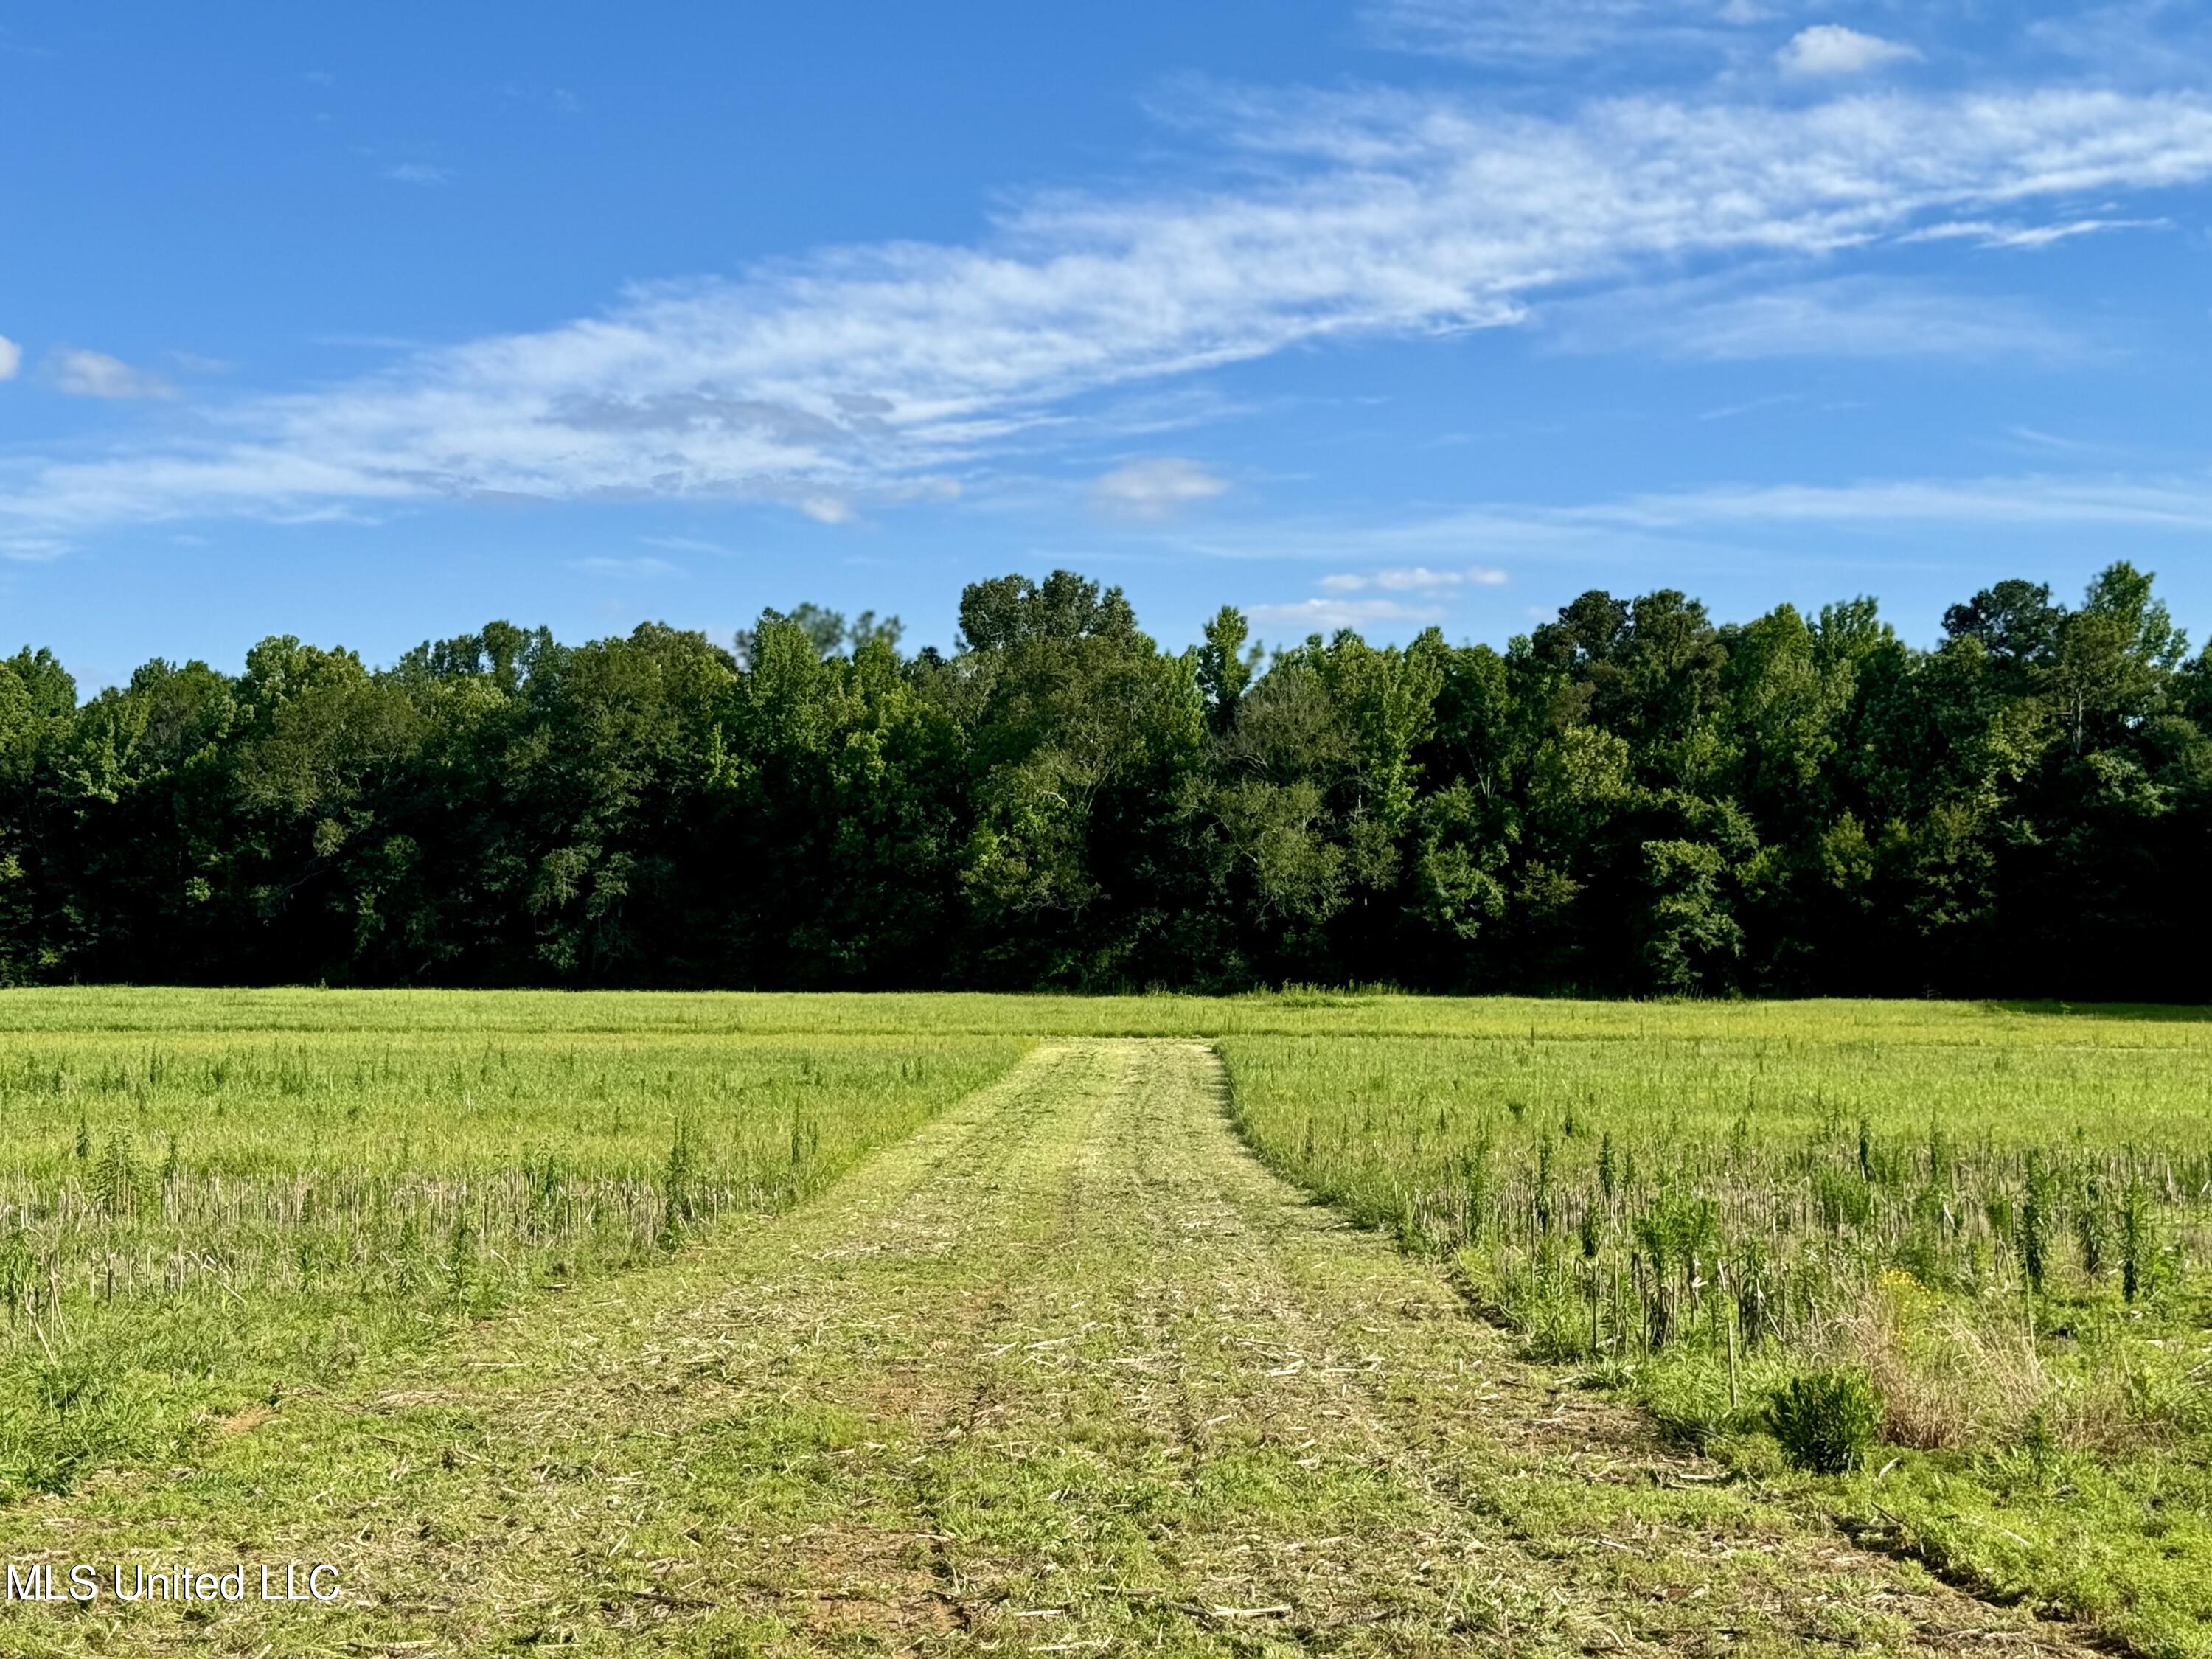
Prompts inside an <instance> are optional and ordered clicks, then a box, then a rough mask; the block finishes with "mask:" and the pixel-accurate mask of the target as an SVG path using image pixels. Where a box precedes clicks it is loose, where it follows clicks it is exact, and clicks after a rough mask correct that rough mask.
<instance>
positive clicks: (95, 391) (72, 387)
mask: <svg viewBox="0 0 2212 1659" xmlns="http://www.w3.org/2000/svg"><path fill="white" fill-rule="evenodd" d="M46 374H48V376H49V377H50V378H51V379H52V381H53V383H54V385H55V386H56V387H57V388H58V389H59V390H61V391H63V392H68V393H69V394H70V396H71V397H72V398H109V399H112V400H123V399H131V398H173V397H174V396H176V392H175V390H174V389H173V387H171V386H170V385H169V384H168V382H167V381H166V380H162V379H161V377H160V376H159V375H155V374H147V373H146V372H145V370H143V369H139V368H131V365H130V364H128V363H126V362H124V361H123V360H122V359H121V358H119V357H111V356H108V355H107V354H106V352H104V351H81V350H75V349H69V348H64V349H61V350H58V351H56V352H54V353H53V354H52V356H49V357H48V358H47V359H46Z"/></svg>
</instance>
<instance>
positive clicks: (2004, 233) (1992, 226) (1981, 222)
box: [1898, 219, 2173, 249]
mask: <svg viewBox="0 0 2212 1659" xmlns="http://www.w3.org/2000/svg"><path fill="white" fill-rule="evenodd" d="M2172 225H2173V221H2172V220H2171V219H2066V220H2062V221H2060V222H2057V223H2056V224H2047V225H2017V224H1998V223H1996V222H1993V221H1991V220H1988V219H1952V220H1946V221H1945V222H1943V223H1942V224H1936V225H1923V226H1921V227H1920V228H1918V229H1917V230H1911V231H1907V232H1906V233H1905V234H1904V235H1902V236H1900V237H1899V238H1898V240H1899V241H1900V242H1956V241H1971V242H1974V243H1977V244H1978V245H1979V246H1983V247H1998V248H2027V249H2034V248H2042V247H2049V246H2051V244H2052V243H2053V242H2063V241H2067V240H2071V239H2072V238H2074V237H2076V236H2093V235H2095V234H2098V233H2099V232H2100V231H2107V230H2168V229H2171V228H2172Z"/></svg>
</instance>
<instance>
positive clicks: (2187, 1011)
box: [1982, 1002, 2212, 1024]
mask: <svg viewBox="0 0 2212 1659" xmlns="http://www.w3.org/2000/svg"><path fill="white" fill-rule="evenodd" d="M1982 1006H1984V1008H1987V1009H1988V1010H1989V1011H1990V1012H1991V1013H2003V1014H2048V1015H2061V1016H2066V1015H2070V1016H2072V1017H2074V1018H2086V1019H2142V1020H2156V1021H2159V1022H2160V1023H2163V1024H2212V1006H2207V1005H2205V1004H2203V1003H2190V1002H1985V1003H1984V1004H1983V1005H1982Z"/></svg>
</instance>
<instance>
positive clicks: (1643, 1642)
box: [0, 1040, 2070, 1659]
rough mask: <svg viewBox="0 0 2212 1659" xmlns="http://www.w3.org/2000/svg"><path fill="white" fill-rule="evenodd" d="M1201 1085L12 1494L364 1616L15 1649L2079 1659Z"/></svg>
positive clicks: (164, 1623) (285, 1613) (102, 1552)
mask: <svg viewBox="0 0 2212 1659" xmlns="http://www.w3.org/2000/svg"><path fill="white" fill-rule="evenodd" d="M1222 1089H1223V1082H1222V1074H1221V1071H1220V1067H1219V1065H1218V1061H1217V1060H1215V1059H1214V1057H1213V1055H1212V1053H1211V1052H1210V1051H1209V1050H1208V1049H1206V1048H1204V1047H1203V1046H1201V1045H1200V1044H1197V1043H1194V1042H1178V1041H1088V1040H1084V1041H1066V1042H1054V1043H1049V1044H1047V1045H1045V1046H1044V1047H1042V1048H1040V1049H1038V1050H1037V1051H1036V1052H1035V1053H1034V1054H1032V1055H1031V1056H1030V1058H1029V1059H1028V1060H1025V1061H1024V1062H1023V1063H1022V1064H1021V1065H1020V1066H1018V1068H1017V1069H1016V1070H1015V1071H1014V1072H1013V1073H1012V1074H1011V1075H1010V1076H1009V1077H1008V1078H1006V1079H1005V1080H1003V1081H1002V1082H1000V1083H999V1084H997V1085H993V1086H991V1087H989V1088H987V1089H985V1090H982V1091H980V1092H978V1093H976V1094H975V1095H973V1096H970V1097H968V1098H967V1099H965V1100H963V1101H962V1102H961V1103H958V1104H957V1105H955V1106H954V1107H952V1108H951V1109H948V1110H947V1111H946V1112H945V1114H944V1115H941V1116H940V1117H939V1118H938V1119H937V1120H936V1121H933V1122H932V1123H931V1124H929V1125H928V1126H927V1127H924V1128H923V1129H921V1131H920V1132H919V1133H916V1134H915V1135H914V1136H913V1137H912V1138H911V1139H908V1140H906V1141H903V1142H902V1143H900V1144H898V1145H896V1146H894V1147H892V1148H890V1150H888V1151H886V1152H884V1153H882V1154H880V1155H879V1156H878V1157H877V1158H875V1159H873V1160H872V1162H870V1163H869V1164H866V1165H865V1166H863V1167H862V1168H861V1169H860V1170H858V1171H856V1172H855V1173H854V1175H852V1176H848V1178H847V1179H846V1180H844V1181H843V1182H840V1183H839V1184H838V1185H837V1186H836V1187H834V1188H831V1189H830V1190H829V1192H827V1193H825V1194H823V1195H822V1196H820V1197H819V1198H817V1199H816V1200H812V1201H811V1202H810V1203H808V1204H806V1205H805V1206H802V1207H801V1208H799V1210H797V1211H795V1212H793V1213H791V1214H790V1215H788V1216H786V1217H784V1218H781V1219H778V1220H775V1221H745V1222H740V1223H732V1224H729V1225H726V1226H725V1227H724V1228H723V1229H721V1230H720V1231H718V1232H717V1233H715V1234H714V1236H713V1237H710V1238H709V1239H708V1240H707V1241H706V1242H704V1243H702V1244H700V1245H699V1246H697V1247H696V1248H694V1249H691V1250H690V1251H688V1252H687V1253H686V1254H685V1255H683V1256H682V1257H680V1258H678V1260H677V1261H674V1262H672V1263H671V1264H669V1265H667V1266H665V1267H658V1268H653V1269H649V1270H647V1271H644V1272H641V1273H635V1274H633V1275H630V1276H629V1277H627V1278H625V1279H622V1280H620V1281H619V1282H603V1283H598V1284H592V1285H585V1286H582V1287H580V1288H577V1289H574V1290H572V1291H565V1292H562V1293H560V1295H559V1296H558V1297H556V1298H555V1299H553V1300H552V1301H550V1303H548V1304H543V1305H538V1306H534V1307H532V1308H531V1309H529V1310H526V1311H524V1312H521V1313H520V1314H516V1315H513V1316H508V1317H507V1318H504V1319H501V1320H495V1321H493V1322H489V1323H487V1324H485V1325H483V1326H480V1327H478V1328H477V1329H475V1330H474V1331H473V1332H472V1333H471V1334H470V1335H469V1336H468V1337H467V1338H465V1339H464V1340H463V1341H462V1343H461V1344H460V1345H459V1346H457V1347H456V1348H454V1349H452V1350H449V1351H447V1352H444V1353H442V1354H441V1355H440V1356H438V1357H437V1358H435V1360H421V1361H417V1362H415V1363H414V1364H412V1365H411V1366H410V1367H406V1368H399V1367H394V1368H390V1369H387V1370H385V1371H383V1372H382V1373H380V1374H377V1373H363V1374H362V1375H361V1376H358V1377H357V1378H356V1379H355V1381H354V1383H353V1384H352V1385H350V1386H349V1389H348V1391H347V1392H346V1393H345V1394H343V1395H332V1396H320V1397H295V1398H291V1399H287V1400H285V1401H282V1402H281V1404H280V1405H279V1406H278V1407H276V1409H274V1410H273V1411H271V1412H269V1413H258V1412H253V1413H243V1414H241V1416H240V1418H239V1419H235V1420H234V1425H233V1427H234V1432H232V1433H230V1434H228V1435H227V1436H224V1437H222V1438H221V1439H220V1441H219V1442H218V1443H216V1445H215V1446H214V1447H213V1448H212V1449H210V1452H209V1453H208V1455H206V1456H205V1457H204V1459H203V1460H202V1461H201V1462H199V1463H198V1464H197V1465H196V1466H195V1467H193V1468H189V1469H177V1470H172V1471H167V1472H161V1473H148V1474H110V1475H104V1476H101V1477H100V1478H98V1479H96V1480H93V1481H90V1482H88V1483H87V1485H86V1486H84V1487H83V1488H82V1489H81V1490H80V1491H78V1492H76V1493H75V1494H73V1495H71V1496H70V1497H66V1498H51V1499H43V1500H39V1501H37V1502H34V1503H30V1504H24V1505H21V1506H19V1507H17V1508H15V1509H13V1510H9V1511H8V1512H6V1513H5V1515H4V1516H0V1532H4V1534H5V1543H6V1553H7V1555H8V1557H9V1559H12V1560H14V1561H15V1562H16V1563H18V1564H19V1565H20V1564H21V1563H24V1562H27V1561H30V1560H33V1559H49V1560H58V1561H62V1562H64V1563H66V1562H73V1561H97V1562H102V1563H106V1562H112V1561H117V1560H121V1561H125V1562H129V1563H136V1562H138V1561H142V1560H143V1561H148V1562H161V1561H184V1562H188V1563H190V1564H191V1565H195V1566H200V1567H205V1568H208V1569H211V1570H212V1569H220V1568H222V1567H223V1566H226V1565H230V1564H232V1563H234V1562H236V1561H238V1560H240V1559H245V1560H246V1561H248V1562H250V1563H253V1564H256V1565H258V1564H259V1563H261V1562H264V1561H276V1562H283V1561H285V1560H299V1561H302V1562H315V1561H330V1562H334V1563H336V1564H337V1565H338V1566H339V1568H340V1570H341V1572H342V1575H343V1583H344V1585H345V1587H346V1592H345V1595H344V1598H343V1601H340V1602H338V1603H337V1604H334V1605H332V1606H331V1607H287V1606H284V1605H283V1604H277V1605H275V1606H271V1607H262V1606H259V1605H258V1604H252V1603H249V1604H246V1605H243V1606H240V1607H221V1606H219V1607H214V1608H208V1607H179V1606H176V1605H167V1606H161V1605H139V1606H133V1607H118V1605H117V1604H116V1603H115V1602H114V1601H112V1599H109V1598H106V1597H103V1598H102V1599H101V1600H100V1601H97V1602H94V1603H93V1604H91V1605H90V1606H88V1607H84V1608H81V1609H80V1608H72V1607H51V1608H50V1607H23V1606H4V1607H0V1647H4V1648H5V1649H6V1650H8V1651H10V1652H21V1653H26V1654H47V1653H52V1654H61V1653H69V1654H77V1653H88V1652H97V1653H112V1654H160V1653H166V1652H171V1651H176V1652H183V1651H190V1652H193V1653H209V1652H213V1653H225V1654H240V1655H247V1654H253V1655H259V1654H264V1653H266V1654H287V1655H289V1654H296V1653H308V1652H317V1653H370V1654H374V1653H391V1654H395V1655H398V1654H405V1655H409V1656H432V1655H445V1654H450V1655H455V1656H459V1655H463V1654H467V1655H477V1654H489V1653H502V1652H526V1651H536V1650H541V1649H544V1650H556V1649H557V1650H560V1651H562V1652H565V1653H571V1654H599V1653H625V1654H627V1653H640V1652H650V1653H658V1652H672V1653H690V1654H700V1655H716V1656H724V1659H734V1656H738V1655H744V1654H755V1653H759V1654H787V1653H788V1654H801V1653H836V1654H867V1653H883V1652H904V1651H919V1652H925V1653H945V1654H955V1653H970V1652H981V1651H1002V1652H1025V1651H1041V1652H1064V1653H1076V1654H1081V1653H1105V1652H1143V1653H1161V1654H1222V1655H1229V1654H1237V1655H1243V1656H1255V1655H1266V1654H1274V1653H1281V1654H1285V1655H1287V1654H1290V1653H1293V1652H1325V1653H1340V1654H1347V1655H1376V1656H1381V1655H1393V1656H1405V1655H1420V1654H1426V1653H1443V1652H1512V1653H1515V1654H1542V1653H1549V1652H1561V1653H1565V1652H1582V1651H1589V1650H1611V1651H1626V1652H1638V1651H1647V1650H1667V1651H1674V1652H1705V1651H1716V1650H1723V1649H1726V1650H1730V1651H1735V1652H1740V1653H1747V1654H1757V1653H1763V1652H1802V1651H1808V1650H1816V1649H1825V1650H1833V1651H1838V1652H1841V1651H1844V1650H1846V1649H1849V1650H1856V1651H1870V1652H1895V1653H1914V1652H1947V1651H1959V1650H1972V1651H1976V1652H1991V1651H1996V1652H2011V1653H2027V1652H2036V1651H2040V1652H2059V1651H2070V1649H2069V1647H2068V1645H2067V1643H2066V1640H2065V1638H2064V1636H2063V1632H2060V1631H2058V1630H2057V1629H2056V1628H2054V1627H2051V1626H2039V1625H2038V1624H2037V1623H2036V1622H2035V1621H2034V1620H2033V1619H2032V1618H2030V1617H2029V1616H2028V1615H2027V1614H2026V1613H2021V1612H2016V1611H2006V1610H1999V1609H1994V1608H1990V1607H1985V1606H1984V1605H1982V1604H1980V1603H1978V1602H1976V1601H1972V1600H1970V1599H1968V1598H1966V1597H1964V1596H1962V1595H1958V1594H1956V1593H1954V1592H1953V1591H1950V1590H1948V1589H1945V1588H1943V1587H1942V1586H1940V1585H1937V1584H1936V1583H1933V1582H1932V1581H1931V1580H1929V1578H1928V1577H1926V1576H1925V1575H1924V1574H1923V1573H1921V1572H1920V1571H1918V1570H1917V1568H1914V1567H1912V1566H1910V1565H1899V1564H1894V1563H1892V1562H1889V1561H1887V1560H1884V1559H1877V1558H1873V1557H1869V1556H1866V1555H1863V1554H1861V1553H1855V1552H1853V1551H1851V1550H1850V1549H1848V1548H1847V1547H1844V1545H1842V1544H1841V1543H1840V1542H1839V1541H1838V1540H1837V1539H1836V1538H1835V1536H1834V1535H1833V1534H1830V1533H1827V1532H1826V1531H1825V1530H1823V1529H1822V1528H1820V1526H1819V1525H1818V1523H1817V1522H1812V1521H1808V1520H1806V1519H1803V1518H1802V1517H1800V1516H1797V1515H1796V1514H1795V1513H1794V1512H1792V1511H1790V1510H1783V1509H1779V1508H1775V1507H1771V1506H1761V1505H1759V1504H1757V1503H1756V1502H1754V1501H1752V1500H1749V1499H1747V1498H1742V1497H1741V1496H1739V1495H1737V1494H1736V1493H1735V1492H1733V1491H1731V1490H1729V1489H1728V1488H1726V1487H1723V1486H1720V1485H1718V1484H1717V1483H1715V1482H1714V1481H1713V1480H1711V1474H1712V1473H1713V1472H1712V1471H1711V1469H1710V1468H1705V1467H1703V1466H1700V1465H1697V1464H1694V1463H1690V1462H1684V1461H1682V1460H1680V1459H1679V1458H1677V1457H1675V1456H1674V1455H1671V1454H1668V1453H1666V1452H1663V1451H1662V1450H1660V1449H1657V1448H1656V1446H1655V1445H1654V1444H1653V1443H1650V1441H1649V1439H1648V1438H1647V1437H1645V1431H1644V1430H1643V1429H1642V1428H1641V1427H1639V1425H1638V1419H1636V1418H1635V1417H1633V1416H1632V1415H1631V1414H1629V1413H1626V1412H1625V1411H1622V1410H1620V1408H1617V1407H1610V1406H1607V1405H1606V1404H1604V1403H1602V1402H1600V1401H1595V1400H1594V1399H1592V1398H1591V1397H1589V1396H1587V1395H1579V1394H1571V1393H1554V1392H1553V1391H1552V1390H1551V1389H1549V1387H1548V1386H1547V1383H1546V1382H1545V1380H1544V1378H1543V1376H1542V1375H1541V1373H1539V1372H1537V1371H1534V1370H1530V1369H1528V1368H1527V1367H1524V1366H1522V1365H1521V1364H1518V1363H1516V1362H1515V1361H1514V1360H1513V1359H1511V1358H1510V1357H1509V1354H1508V1352H1507V1349H1506V1347H1505V1346H1504V1339H1502V1338H1501V1337H1499V1336H1498V1335H1497V1334H1495V1333H1493V1332H1492V1331H1491V1330H1490V1329H1489V1328H1487V1327H1485V1326H1482V1325H1480V1324H1478V1323H1476V1322H1472V1321H1470V1320H1468V1319H1467V1318H1465V1317H1463V1316H1462V1313H1461V1310H1460V1309H1459V1307H1458V1305H1457V1304H1456V1302H1455V1299H1454V1297H1453V1296H1452V1294H1451V1293H1450V1291H1449V1290H1448V1289H1447V1288H1446V1287H1445V1285H1443V1282H1442V1280H1441V1279H1439V1278H1438V1277H1437V1275H1436V1273H1434V1272H1433V1271H1432V1270H1431V1269H1430V1268H1427V1267H1424V1266H1422V1265H1421V1264H1419V1263H1417V1262H1414V1261H1409V1260H1408V1259H1407V1258H1405V1257H1403V1256H1401V1255H1399V1254H1397V1253H1396V1252H1395V1251H1394V1250H1392V1249H1390V1248H1389V1246H1388V1245H1387V1243H1385V1242H1383V1240H1382V1239H1381V1238H1379V1237H1374V1236H1370V1235H1368V1234H1364V1233H1361V1232H1358V1231H1353V1230H1352V1229H1350V1228H1349V1227H1348V1226H1346V1225H1345V1224H1344V1223H1343V1222H1342V1221H1341V1220H1340V1219H1339V1218H1336V1217H1335V1216H1334V1214H1333V1213H1332V1212H1329V1211H1327V1210H1324V1209H1322V1208H1319V1207H1316V1206H1312V1205H1310V1204H1309V1203H1307V1202H1306V1201H1304V1200H1303V1199H1301V1198H1300V1197H1298V1196H1297V1194H1295V1193H1294V1192H1293V1190H1292V1189H1291V1188H1289V1187H1288V1186H1286V1185H1285V1184H1284V1183H1283V1182H1280V1181H1279V1180H1278V1179H1277V1178H1276V1177H1274V1176H1272V1175H1270V1174H1268V1173H1267V1172H1266V1171H1265V1170H1263V1169H1261V1166H1260V1165H1259V1164H1258V1163H1257V1162H1256V1161H1255V1159H1254V1158H1252V1157H1251V1155H1250V1154H1249V1152H1247V1151H1246V1150H1245V1149H1244V1147H1243V1145H1242V1143H1241V1142H1239V1141H1238V1140H1237V1139H1236V1137H1235V1135H1234V1134H1233V1133H1232V1131H1231V1128H1230V1127H1229V1124H1228V1121H1227V1119H1226V1116H1225V1109H1224V1107H1225V1102H1224V1098H1223V1094H1222ZM105 1571H106V1570H105V1569H104V1568H103V1576H104V1574H105ZM201 1615H205V1616H201Z"/></svg>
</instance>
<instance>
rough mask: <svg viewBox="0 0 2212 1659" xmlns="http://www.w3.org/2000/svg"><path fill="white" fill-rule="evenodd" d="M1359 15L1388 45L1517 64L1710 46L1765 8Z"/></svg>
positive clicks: (1603, 6)
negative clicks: (1621, 50) (1631, 48)
mask: <svg viewBox="0 0 2212 1659" xmlns="http://www.w3.org/2000/svg"><path fill="white" fill-rule="evenodd" d="M1365 15H1366V21H1367V25H1368V30H1369V33H1370V34H1371V35H1372V36H1373V37H1374V38H1375V39H1376V41H1377V42H1378V43H1379V44H1381V45H1383V46H1391V47H1395V48H1397V49H1399V50H1401V51H1408V52H1433V53H1437V54H1439V55H1442V56H1444V57H1448V58H1462V59H1465V60H1467V61H1468V62H1470V63H1477V64H1516V65H1518V64H1547V63H1556V62H1558V61H1560V60H1562V59H1567V58H1593V57H1596V56H1599V55H1601V54H1604V53H1607V52H1611V51H1613V49H1614V48H1616V47H1618V46H1620V45H1621V44H1622V43H1623V42H1624V41H1625V40H1633V41H1635V42H1636V43H1637V44H1638V46H1641V47H1642V48H1643V49H1644V50H1645V51H1647V52H1648V51H1650V50H1651V49H1653V48H1655V47H1656V48H1660V49H1665V48H1669V47H1677V48H1679V47H1711V46H1716V45H1717V44H1718V43H1719V42H1720V41H1721V40H1724V39H1725V37H1726V34H1727V33H1728V26H1729V25H1733V24H1737V23H1741V22H1748V21H1755V20H1756V18H1757V17H1758V16H1759V15H1763V9H1761V8H1758V7H1756V6H1754V5H1753V4H1751V3H1750V0H1733V3H1723V0H1378V3H1375V4H1372V5H1370V6H1369V7H1368V9H1367V11H1366V14H1365Z"/></svg>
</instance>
